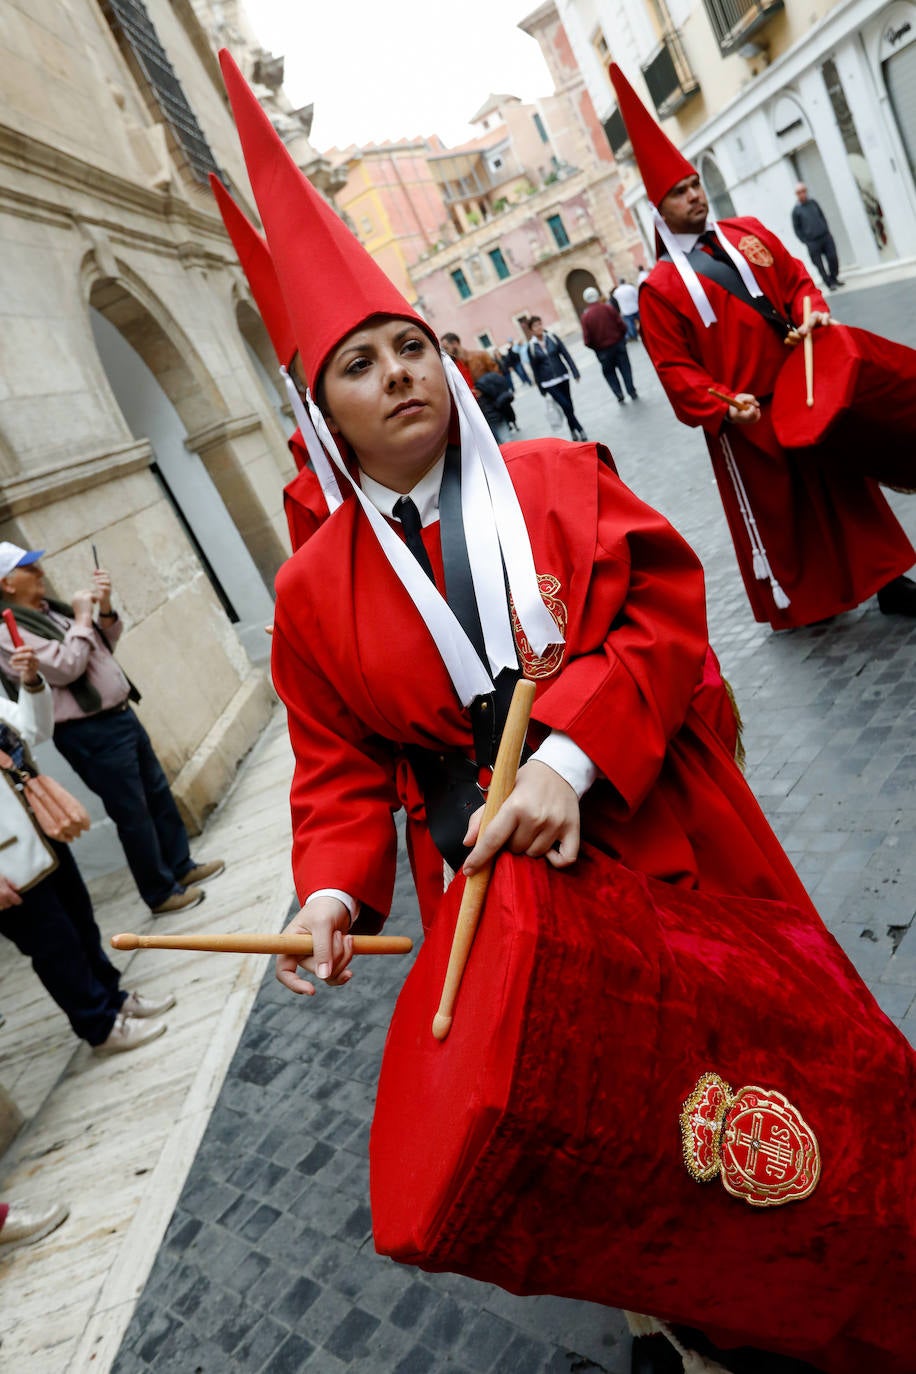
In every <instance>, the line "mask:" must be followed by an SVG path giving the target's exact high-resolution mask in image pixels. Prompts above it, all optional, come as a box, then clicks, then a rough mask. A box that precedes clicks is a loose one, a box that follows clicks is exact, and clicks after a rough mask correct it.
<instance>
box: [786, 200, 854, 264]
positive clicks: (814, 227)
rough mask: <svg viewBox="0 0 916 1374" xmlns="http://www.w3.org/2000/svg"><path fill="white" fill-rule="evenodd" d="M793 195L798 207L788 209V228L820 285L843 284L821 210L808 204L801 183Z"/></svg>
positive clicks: (809, 202) (834, 250) (832, 242)
mask: <svg viewBox="0 0 916 1374" xmlns="http://www.w3.org/2000/svg"><path fill="white" fill-rule="evenodd" d="M795 195H796V197H797V198H798V204H797V205H793V207H792V228H793V229H794V230H795V236H796V238H800V239H801V241H802V243H803V244H804V245H805V247H806V248H807V250H808V252H809V253H810V255H811V261H812V262H813V263H814V265H815V267H816V268H817V270H818V271H819V272H820V274H821V276H822V277H823V278H824V285H825V286H827V287H832V286H842V285H843V282H841V281H840V279H839V277H838V275H837V273H838V272H839V270H840V260H839V258H838V257H837V251H836V244H835V243H834V241H833V235H832V234H831V232H830V225H829V224H828V223H827V218H826V216H825V214H824V212H823V210H822V209H821V207H820V206H819V205H818V203H817V201H816V200H811V198H810V197H809V195H808V188H807V186H806V185H805V183H804V182H803V181H800V182H799V183H798V185H797V186H796V188H795Z"/></svg>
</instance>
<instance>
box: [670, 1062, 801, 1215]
mask: <svg viewBox="0 0 916 1374" xmlns="http://www.w3.org/2000/svg"><path fill="white" fill-rule="evenodd" d="M681 1141H682V1144H683V1150H684V1163H685V1164H686V1166H687V1172H688V1173H689V1174H690V1176H691V1178H693V1179H696V1181H697V1182H698V1183H708V1182H709V1181H710V1180H711V1179H713V1178H715V1177H716V1175H717V1174H718V1175H719V1177H720V1178H721V1180H722V1184H723V1186H724V1187H725V1189H726V1191H727V1192H729V1193H731V1194H732V1195H733V1196H734V1197H739V1198H742V1199H743V1200H744V1201H745V1202H747V1203H748V1204H749V1205H750V1206H751V1207H779V1206H782V1205H783V1204H784V1203H786V1202H799V1201H801V1199H802V1198H806V1197H808V1196H809V1195H810V1194H811V1193H813V1191H814V1189H815V1188H816V1187H817V1182H818V1179H819V1178H820V1174H821V1155H820V1148H819V1146H818V1143H817V1139H816V1137H815V1135H814V1132H813V1131H812V1130H811V1127H810V1126H809V1125H808V1123H807V1122H806V1121H805V1119H804V1117H803V1116H802V1115H801V1113H800V1112H799V1111H798V1109H797V1108H796V1107H794V1106H793V1105H792V1103H791V1102H789V1100H788V1099H787V1098H785V1097H784V1096H783V1095H782V1093H780V1092H777V1091H776V1090H775V1089H774V1088H758V1087H753V1086H751V1087H745V1088H739V1089H738V1091H737V1092H733V1091H732V1089H731V1088H730V1087H729V1085H728V1084H727V1083H726V1082H725V1080H724V1079H722V1078H720V1077H719V1075H718V1074H716V1073H705V1074H703V1076H702V1078H701V1079H700V1080H699V1082H698V1083H697V1085H696V1087H695V1088H694V1089H693V1091H692V1092H691V1094H690V1096H689V1097H688V1098H687V1100H686V1102H685V1103H684V1106H683V1108H682V1109H681Z"/></svg>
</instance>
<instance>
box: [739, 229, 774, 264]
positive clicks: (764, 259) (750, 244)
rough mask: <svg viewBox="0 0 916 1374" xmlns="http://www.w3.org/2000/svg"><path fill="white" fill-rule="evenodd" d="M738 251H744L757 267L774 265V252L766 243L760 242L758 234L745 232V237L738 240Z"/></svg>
mask: <svg viewBox="0 0 916 1374" xmlns="http://www.w3.org/2000/svg"><path fill="white" fill-rule="evenodd" d="M738 252H739V253H743V254H744V256H745V257H746V258H747V260H748V262H752V263H753V264H754V266H755V267H772V266H773V254H772V253H771V252H770V250H769V248H767V246H766V244H764V243H761V242H760V240H759V238H758V237H757V235H756V234H745V235H744V238H742V239H740V240H739V241H738Z"/></svg>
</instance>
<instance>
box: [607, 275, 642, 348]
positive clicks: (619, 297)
mask: <svg viewBox="0 0 916 1374" xmlns="http://www.w3.org/2000/svg"><path fill="white" fill-rule="evenodd" d="M611 295H612V296H613V297H614V300H615V301H616V303H617V309H618V310H619V311H620V313H621V315H622V316H623V318H624V321H625V323H626V326H627V338H628V339H634V340H635V339H638V338H639V291H638V290H637V288H636V287H635V286H634V285H633V283H632V282H628V281H627V279H626V277H621V278H620V281H619V282H618V283H617V285H616V286H615V287H614V290H613V291H612V292H611Z"/></svg>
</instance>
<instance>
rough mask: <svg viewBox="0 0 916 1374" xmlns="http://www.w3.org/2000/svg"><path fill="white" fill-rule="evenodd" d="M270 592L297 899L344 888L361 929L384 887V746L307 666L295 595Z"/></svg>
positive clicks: (387, 852)
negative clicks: (288, 751) (289, 766)
mask: <svg viewBox="0 0 916 1374" xmlns="http://www.w3.org/2000/svg"><path fill="white" fill-rule="evenodd" d="M278 592H279V595H278V600H277V616H276V621H275V629H274V635H273V647H272V664H271V666H272V672H273V680H274V684H275V686H276V689H277V691H278V693H279V694H280V696H281V698H282V699H283V701H284V703H285V705H286V709H287V713H288V717H289V737H290V742H291V744H292V747H293V753H294V755H295V759H296V768H295V773H294V774H293V783H292V787H291V789H290V809H291V811H292V824H293V855H292V862H293V878H294V881H295V884H296V892H297V893H298V895H299V900H300V901H303V902H304V901H305V899H306V897H308V895H309V894H310V893H312V892H315V891H316V890H317V889H318V888H322V887H336V888H339V889H341V891H343V892H347V893H349V894H350V895H351V896H352V897H355V898H357V900H358V901H359V902H360V903H361V904H362V906H363V908H364V915H363V917H362V918H361V919H362V924H363V927H364V928H366V927H367V925H368V923H369V921H368V919H367V918H369V917H370V912H373V913H377V914H378V915H379V917H380V918H381V920H384V918H385V916H387V914H388V910H389V908H390V905H391V895H392V891H393V889H394V874H395V857H396V847H397V839H396V834H395V827H394V820H393V813H394V812H395V811H396V810H398V809H399V806H400V802H399V800H398V796H397V789H396V786H395V760H394V751H393V749H392V747H391V746H390V745H389V744H388V743H387V742H386V741H383V740H381V739H380V738H379V737H378V736H374V735H370V734H368V733H367V731H366V728H365V726H364V725H362V724H361V723H360V721H359V720H357V718H356V717H355V716H354V715H353V714H352V712H351V711H350V710H349V709H348V707H347V706H346V704H345V702H344V701H343V700H342V699H341V697H340V696H339V695H338V694H337V692H335V691H334V689H333V687H331V685H330V684H329V683H328V681H327V680H326V678H325V677H324V675H323V674H322V673H321V671H320V670H319V669H318V668H316V666H315V665H314V663H313V662H312V661H311V656H310V655H309V653H308V648H307V646H308V644H309V642H310V637H309V635H308V633H307V631H305V630H303V628H302V616H303V608H302V603H301V601H300V602H299V603H298V605H297V602H296V598H295V596H292V597H290V598H289V602H288V603H285V602H284V597H283V589H282V586H281V587H278ZM289 603H291V604H292V605H293V606H295V607H296V615H295V617H293V616H291V614H290V612H289V610H288V609H287V605H288V604H289ZM294 620H295V623H294ZM381 920H379V921H376V922H375V925H376V926H377V925H378V924H380V923H381Z"/></svg>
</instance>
